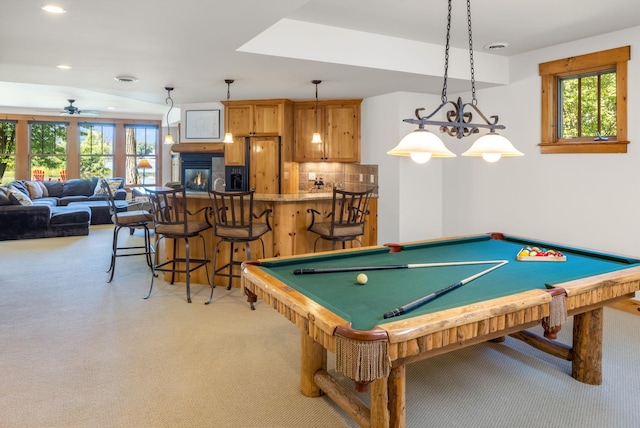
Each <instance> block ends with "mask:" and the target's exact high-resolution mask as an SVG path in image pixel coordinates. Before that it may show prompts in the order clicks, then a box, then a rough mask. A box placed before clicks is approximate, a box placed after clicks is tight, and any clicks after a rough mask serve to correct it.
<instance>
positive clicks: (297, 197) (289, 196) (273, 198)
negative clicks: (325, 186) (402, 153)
mask: <svg viewBox="0 0 640 428" xmlns="http://www.w3.org/2000/svg"><path fill="white" fill-rule="evenodd" d="M372 197H373V198H377V197H378V195H377V194H376V195H373V196H372ZM187 198H198V199H208V198H209V195H208V194H207V193H206V192H187ZM331 198H333V192H326V191H325V192H299V193H281V194H278V193H273V194H270V193H256V194H255V195H254V197H253V199H254V200H255V201H262V202H296V201H314V200H323V199H331Z"/></svg>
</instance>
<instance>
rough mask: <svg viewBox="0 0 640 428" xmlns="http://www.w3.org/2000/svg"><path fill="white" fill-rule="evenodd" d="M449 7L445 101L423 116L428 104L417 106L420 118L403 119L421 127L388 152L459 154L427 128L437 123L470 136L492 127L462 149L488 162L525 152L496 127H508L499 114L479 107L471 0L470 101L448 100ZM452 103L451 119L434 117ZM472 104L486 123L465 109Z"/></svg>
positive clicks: (418, 157)
mask: <svg viewBox="0 0 640 428" xmlns="http://www.w3.org/2000/svg"><path fill="white" fill-rule="evenodd" d="M448 5H449V11H448V15H447V38H446V47H445V56H444V79H443V80H444V82H443V85H442V96H441V98H440V99H441V101H442V103H441V104H440V106H438V108H436V109H435V110H434V111H433V113H431V114H430V115H428V116H420V112H421V111H422V110H424V108H418V109H416V110H415V116H416V119H404V120H403V122H407V123H412V124H414V125H418V129H416V130H415V131H413V132H412V133H411V134H409V135H407V136H406V137H404V138H403V139H402V140H401V141H400V143H399V144H398V145H397V146H396V147H394V148H393V149H391V150H390V151H388V152H387V154H390V155H396V156H411V158H412V159H413V160H414V161H415V162H418V163H425V162H427V161H428V160H429V159H431V158H432V157H455V156H456V155H455V154H454V153H453V152H451V151H449V149H447V148H446V147H445V145H444V143H443V142H442V140H441V139H440V137H438V136H437V135H435V134H433V133H431V132H429V131H428V130H426V129H424V126H425V125H435V126H438V127H439V128H440V132H446V133H447V134H449V135H450V136H455V137H457V138H459V139H460V138H462V137H468V136H470V135H473V134H477V133H478V132H479V128H485V129H489V133H487V134H486V135H484V136H482V137H480V138H478V139H477V140H476V141H475V143H473V145H472V146H471V148H470V149H469V150H467V151H466V152H464V153H462V156H482V157H483V158H484V159H485V160H486V161H488V162H495V161H497V160H498V159H500V158H501V157H503V156H523V153H521V152H519V151H518V150H516V148H515V147H513V145H512V144H511V142H510V141H509V140H507V139H506V138H505V137H503V136H501V135H499V134H498V133H497V132H496V129H505V127H504V125H500V124H498V116H491V117H490V118H489V119H487V117H486V116H485V115H484V114H483V113H482V112H481V111H480V109H478V107H477V103H478V101H477V99H476V82H475V77H474V76H475V70H474V66H473V40H472V37H471V0H467V26H468V31H469V63H470V66H471V96H472V100H471V102H470V103H463V102H462V99H461V98H458V101H457V102H456V103H454V102H452V101H448V100H447V76H448V71H449V36H450V31H451V0H449V1H448ZM447 105H449V108H451V110H449V111H447V112H446V114H445V116H446V119H447V121H438V120H431V118H432V117H433V116H434V115H435V114H436V113H438V112H439V111H440V110H442V109H443V108H444V107H445V106H447ZM467 107H469V108H470V109H473V110H474V111H475V113H477V114H478V115H479V116H480V118H481V119H482V120H483V123H472V122H471V121H472V120H473V115H472V112H468V111H467V112H465V108H467Z"/></svg>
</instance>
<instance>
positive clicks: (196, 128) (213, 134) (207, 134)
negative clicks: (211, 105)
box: [184, 109, 220, 141]
mask: <svg viewBox="0 0 640 428" xmlns="http://www.w3.org/2000/svg"><path fill="white" fill-rule="evenodd" d="M184 118H185V124H184V127H185V140H186V141H189V140H196V141H212V140H219V139H220V110H219V109H212V110H187V111H186V112H185V117H184Z"/></svg>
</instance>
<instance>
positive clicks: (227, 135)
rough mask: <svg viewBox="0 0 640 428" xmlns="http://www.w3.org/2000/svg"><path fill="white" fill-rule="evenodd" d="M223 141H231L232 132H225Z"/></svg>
mask: <svg viewBox="0 0 640 428" xmlns="http://www.w3.org/2000/svg"><path fill="white" fill-rule="evenodd" d="M222 142H223V143H227V144H229V143H233V134H232V133H231V132H225V134H224V140H222Z"/></svg>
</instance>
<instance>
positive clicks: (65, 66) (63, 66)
mask: <svg viewBox="0 0 640 428" xmlns="http://www.w3.org/2000/svg"><path fill="white" fill-rule="evenodd" d="M56 67H58V68H59V69H61V70H70V69H71V66H70V65H66V64H60V65H58V66H56Z"/></svg>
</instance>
